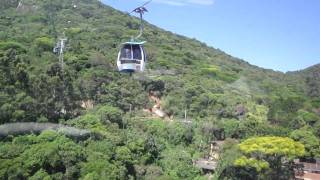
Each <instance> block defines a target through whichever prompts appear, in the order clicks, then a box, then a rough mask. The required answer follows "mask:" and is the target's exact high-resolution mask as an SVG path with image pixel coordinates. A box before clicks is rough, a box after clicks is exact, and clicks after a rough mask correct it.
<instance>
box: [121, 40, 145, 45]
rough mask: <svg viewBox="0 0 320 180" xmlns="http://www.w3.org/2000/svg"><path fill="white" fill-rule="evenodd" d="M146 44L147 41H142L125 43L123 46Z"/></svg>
mask: <svg viewBox="0 0 320 180" xmlns="http://www.w3.org/2000/svg"><path fill="white" fill-rule="evenodd" d="M144 43H146V41H141V42H135V41H128V42H125V43H122V44H123V45H126V44H132V45H143V44H144Z"/></svg>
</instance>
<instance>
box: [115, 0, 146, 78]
mask: <svg viewBox="0 0 320 180" xmlns="http://www.w3.org/2000/svg"><path fill="white" fill-rule="evenodd" d="M151 1H152V0H150V1H148V2H146V3H144V4H143V5H142V6H140V7H138V8H136V9H134V10H133V11H132V12H131V13H133V12H134V13H138V14H139V15H140V33H139V35H138V36H137V37H135V38H131V40H130V42H125V43H123V44H122V46H121V49H120V51H119V53H118V59H117V66H118V70H119V71H120V72H127V73H134V72H143V71H144V68H145V65H146V62H147V54H146V52H145V50H144V47H143V44H144V43H146V41H142V42H141V41H139V40H138V39H139V38H140V37H141V36H142V33H143V30H144V26H143V18H142V16H143V14H144V13H145V12H148V10H147V9H146V8H145V7H144V6H145V5H147V4H149V3H150V2H151ZM131 13H130V14H131Z"/></svg>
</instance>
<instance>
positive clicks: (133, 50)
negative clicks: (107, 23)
mask: <svg viewBox="0 0 320 180" xmlns="http://www.w3.org/2000/svg"><path fill="white" fill-rule="evenodd" d="M144 43H145V42H144V41H143V42H125V43H123V44H122V48H121V50H120V52H119V53H118V61H117V66H118V69H119V71H120V72H128V73H133V72H143V71H144V67H145V64H146V61H147V56H146V53H145V51H144V47H143V44H144Z"/></svg>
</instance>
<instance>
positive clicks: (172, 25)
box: [102, 0, 320, 72]
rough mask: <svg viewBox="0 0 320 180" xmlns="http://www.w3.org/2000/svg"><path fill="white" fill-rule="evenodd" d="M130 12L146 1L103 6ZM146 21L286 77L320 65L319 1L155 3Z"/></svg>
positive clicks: (118, 0)
mask: <svg viewBox="0 0 320 180" xmlns="http://www.w3.org/2000/svg"><path fill="white" fill-rule="evenodd" d="M102 1H103V2H104V3H105V4H107V5H110V6H112V7H114V8H116V9H118V10H121V11H125V12H130V11H131V10H133V9H134V8H135V7H138V6H140V5H142V4H143V3H144V2H146V0H102ZM147 9H148V10H149V13H147V14H145V16H144V18H145V20H147V21H148V22H149V23H152V24H154V25H156V26H158V27H160V28H163V29H166V30H168V31H171V32H174V33H177V34H181V35H185V36H187V37H190V38H195V39H198V40H200V41H202V42H205V43H206V44H207V45H209V46H212V47H214V48H219V49H221V50H222V51H225V52H226V53H228V54H230V55H232V56H234V57H238V58H241V59H243V60H245V61H248V62H249V63H251V64H253V65H257V66H260V67H263V68H267V69H273V70H277V71H282V72H287V71H295V70H301V69H304V68H307V67H309V66H312V65H315V64H318V63H320V0H153V1H152V2H151V3H150V4H148V5H147Z"/></svg>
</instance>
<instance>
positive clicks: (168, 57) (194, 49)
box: [0, 0, 320, 180]
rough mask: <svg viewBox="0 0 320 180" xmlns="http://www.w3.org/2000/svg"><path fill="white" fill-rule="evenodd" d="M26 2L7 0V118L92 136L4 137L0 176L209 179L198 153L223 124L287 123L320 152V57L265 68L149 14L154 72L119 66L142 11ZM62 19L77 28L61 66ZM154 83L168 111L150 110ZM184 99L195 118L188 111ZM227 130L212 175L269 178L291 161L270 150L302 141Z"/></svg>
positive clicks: (2, 87)
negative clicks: (295, 65) (291, 66)
mask: <svg viewBox="0 0 320 180" xmlns="http://www.w3.org/2000/svg"><path fill="white" fill-rule="evenodd" d="M21 2H22V3H23V7H19V8H17V6H18V3H19V1H17V0H1V1H0V10H1V16H0V27H1V32H0V124H4V123H8V122H22V121H27V122H34V121H37V122H53V123H63V124H68V125H71V126H75V127H79V128H84V129H88V130H90V131H92V136H91V137H90V138H89V139H88V140H85V141H77V142H76V141H72V140H71V139H68V138H66V137H64V136H62V135H60V134H57V133H55V132H53V131H46V132H43V133H42V134H40V135H26V136H18V137H5V138H4V139H2V141H0V162H1V163H0V177H1V178H3V179H88V180H89V179H90V180H91V179H101V177H103V178H105V179H202V178H205V176H202V175H201V172H200V170H199V169H197V168H195V167H194V166H193V163H192V161H193V160H196V159H197V158H200V157H203V156H205V155H207V154H208V148H209V144H208V143H209V142H210V141H212V140H215V139H223V138H222V137H223V134H225V136H226V137H232V138H237V139H238V140H239V141H241V140H243V139H245V138H249V137H256V136H283V137H287V136H288V135H289V134H290V135H291V137H292V138H293V139H295V140H298V141H300V142H301V143H302V144H304V145H305V147H306V154H305V155H304V156H305V157H306V158H314V157H317V156H319V152H318V150H319V148H318V147H319V141H318V139H319V137H320V119H319V116H318V115H319V108H320V103H319V102H320V101H319V98H318V97H319V92H320V91H319V82H320V81H319V66H314V67H312V68H309V69H306V70H303V71H300V72H292V73H286V74H283V73H280V72H275V71H272V70H265V69H261V68H258V67H255V66H251V65H250V64H248V63H247V62H245V61H243V60H240V59H237V58H234V57H231V56H230V55H227V54H226V53H224V52H222V51H221V50H219V49H214V48H211V47H207V46H206V45H205V44H204V43H201V42H199V41H197V40H195V39H189V38H186V37H183V36H180V35H176V34H174V33H171V32H168V31H163V30H162V29H159V28H157V27H155V26H153V25H151V24H148V23H146V25H145V32H144V36H143V39H142V40H146V41H147V42H148V43H146V46H145V47H146V52H147V54H148V64H147V66H146V68H147V70H146V72H144V73H141V74H134V75H132V76H130V75H128V74H120V73H118V72H117V68H116V63H115V59H116V56H117V53H118V50H119V49H118V46H119V44H121V43H123V42H124V41H127V40H128V39H129V38H130V37H132V36H134V35H136V34H137V33H138V27H139V21H138V19H136V18H134V17H131V16H128V15H126V14H123V13H121V12H120V11H117V10H114V9H112V8H110V7H108V6H105V5H103V4H102V3H101V2H98V1H90V2H89V1H88V0H79V1H74V2H71V1H64V0H41V1H40V0H24V1H21ZM73 3H76V7H75V6H74V4H73ZM34 4H36V6H34ZM61 19H66V21H64V20H63V21H61ZM60 30H63V31H65V35H66V36H67V38H68V42H67V44H66V49H65V56H64V60H65V64H64V66H63V69H62V68H61V66H60V64H59V63H58V57H56V55H55V54H53V53H52V48H53V46H54V45H55V43H56V41H57V38H59V37H62V36H63V32H61V31H60ZM151 94H152V95H154V96H156V97H158V98H159V99H160V101H161V102H160V105H161V108H162V110H163V111H164V112H166V113H167V114H168V116H169V117H170V118H166V120H168V121H164V120H162V119H157V118H154V117H151V115H150V114H149V113H145V112H142V110H143V109H150V108H152V107H153V106H154V101H153V100H151V99H149V98H148V96H149V95H151ZM84 105H87V106H84ZM130 110H131V111H130ZM185 110H186V111H187V120H190V121H192V123H189V124H187V123H181V122H180V121H181V120H182V119H184V115H185V114H184V112H185ZM129 111H130V112H129ZM171 121H173V122H171ZM305 126H306V127H308V131H306V129H304V128H303V127H305ZM309 130H310V131H309ZM1 138H2V137H1ZM228 141H230V140H227V142H226V145H225V147H224V148H223V150H222V151H221V156H220V159H219V165H218V166H219V167H218V169H217V173H216V176H215V177H223V176H224V175H228V176H224V177H226V178H229V179H257V178H263V177H266V176H267V175H269V174H272V173H271V172H270V171H271V170H270V169H274V167H275V166H276V165H279V164H282V162H283V161H282V160H281V161H280V160H278V159H272V158H270V157H271V156H272V155H276V156H277V157H280V156H281V159H282V158H284V159H290V160H291V158H293V157H295V156H298V155H299V156H300V155H301V153H302V150H301V148H300V145H297V144H295V143H293V142H292V141H290V140H289V139H279V138H276V139H273V138H265V139H263V138H262V139H260V138H256V139H255V138H252V139H251V140H248V141H244V142H243V143H242V145H240V146H239V147H238V146H237V145H236V144H237V142H236V141H232V140H231V142H228ZM273 141H274V142H273ZM247 142H252V144H246V143H247ZM293 145H296V146H293ZM241 146H244V147H245V148H244V149H241V148H240V147H241ZM283 146H286V147H283ZM269 147H273V148H269ZM280 147H281V148H280ZM288 147H290V148H289V150H288ZM239 148H240V149H241V151H242V152H241V151H240V149H239ZM249 150H250V151H249ZM251 150H252V151H251ZM246 151H247V152H246ZM241 153H243V154H241ZM256 154H258V155H259V156H256ZM242 156H243V157H242ZM240 157H242V158H241V159H239V158H240ZM236 159H239V162H238V163H239V165H241V167H238V166H235V165H234V162H235V161H236ZM271 160H274V162H275V164H272V162H271ZM266 162H267V163H268V167H269V168H267V166H266ZM280 162H281V163H280ZM250 163H253V166H250V165H249V164H250ZM277 163H278V164H277ZM243 166H246V167H243ZM279 169H281V168H279ZM257 170H261V171H259V172H258V171H257ZM275 172H276V171H275ZM286 172H290V170H288V171H284V174H286ZM220 175H221V176H220Z"/></svg>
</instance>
